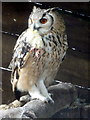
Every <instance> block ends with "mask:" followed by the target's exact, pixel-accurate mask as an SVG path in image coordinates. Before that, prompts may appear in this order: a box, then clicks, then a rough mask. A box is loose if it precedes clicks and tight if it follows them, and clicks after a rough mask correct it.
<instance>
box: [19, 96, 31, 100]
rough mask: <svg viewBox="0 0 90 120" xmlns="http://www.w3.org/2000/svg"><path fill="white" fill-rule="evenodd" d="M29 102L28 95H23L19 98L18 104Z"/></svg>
mask: <svg viewBox="0 0 90 120" xmlns="http://www.w3.org/2000/svg"><path fill="white" fill-rule="evenodd" d="M30 100H31V97H30V95H25V96H22V97H21V98H20V102H29V101H30Z"/></svg>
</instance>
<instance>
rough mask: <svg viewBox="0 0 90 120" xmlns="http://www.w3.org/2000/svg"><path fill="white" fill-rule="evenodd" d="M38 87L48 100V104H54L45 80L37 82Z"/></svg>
mask: <svg viewBox="0 0 90 120" xmlns="http://www.w3.org/2000/svg"><path fill="white" fill-rule="evenodd" d="M37 87H38V89H39V90H40V92H41V94H42V95H43V96H45V97H46V98H47V101H48V102H50V103H54V101H53V99H52V98H51V96H50V94H49V93H48V90H47V88H46V86H45V84H44V81H43V80H40V81H38V82H37Z"/></svg>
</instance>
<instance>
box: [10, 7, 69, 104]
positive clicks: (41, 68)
mask: <svg viewBox="0 0 90 120" xmlns="http://www.w3.org/2000/svg"><path fill="white" fill-rule="evenodd" d="M67 48H68V44H67V35H66V33H65V24H64V20H63V18H62V16H61V15H60V11H59V9H58V8H49V9H40V8H37V7H36V6H34V7H33V10H32V12H31V14H30V16H29V19H28V28H27V29H26V30H25V31H24V32H23V33H22V34H21V35H20V36H19V38H18V39H17V42H16V45H15V47H14V51H13V56H12V60H11V62H10V65H9V68H11V70H12V73H11V84H12V90H13V92H14V93H15V96H16V99H18V100H19V99H20V96H21V93H22V92H24V91H25V92H28V93H29V95H30V96H31V98H32V99H39V100H41V101H43V102H46V103H48V102H52V103H53V102H54V100H53V99H52V97H51V95H50V93H48V89H47V88H48V87H49V86H50V85H51V84H52V82H53V81H54V78H55V76H56V74H57V72H58V70H59V66H60V64H61V63H62V60H63V58H64V56H65V54H66V51H67Z"/></svg>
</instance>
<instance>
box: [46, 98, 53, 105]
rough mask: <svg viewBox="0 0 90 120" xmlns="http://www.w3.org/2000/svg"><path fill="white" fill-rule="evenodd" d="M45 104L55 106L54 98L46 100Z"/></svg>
mask: <svg viewBox="0 0 90 120" xmlns="http://www.w3.org/2000/svg"><path fill="white" fill-rule="evenodd" d="M44 102H45V103H50V104H54V100H53V99H52V98H46V100H45V101H44Z"/></svg>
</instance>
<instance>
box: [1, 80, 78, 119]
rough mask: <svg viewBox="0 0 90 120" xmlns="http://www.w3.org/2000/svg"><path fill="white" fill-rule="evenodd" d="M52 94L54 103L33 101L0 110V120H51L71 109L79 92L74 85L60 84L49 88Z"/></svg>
mask: <svg viewBox="0 0 90 120" xmlns="http://www.w3.org/2000/svg"><path fill="white" fill-rule="evenodd" d="M48 90H49V92H50V93H51V94H52V98H53V100H54V104H53V103H44V102H42V101H40V100H31V101H29V102H27V103H26V104H25V105H23V106H22V107H21V105H22V104H21V103H20V107H17V108H10V104H9V105H8V106H9V107H8V109H7V110H0V119H2V118H29V119H34V118H50V117H51V116H52V115H54V114H55V113H56V112H58V111H60V110H62V109H64V108H67V107H69V106H70V105H71V104H72V103H74V101H75V100H76V99H77V91H76V89H75V87H74V86H73V85H72V84H69V83H62V82H60V83H59V84H57V85H52V86H50V87H49V89H48Z"/></svg>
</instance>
